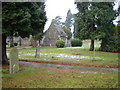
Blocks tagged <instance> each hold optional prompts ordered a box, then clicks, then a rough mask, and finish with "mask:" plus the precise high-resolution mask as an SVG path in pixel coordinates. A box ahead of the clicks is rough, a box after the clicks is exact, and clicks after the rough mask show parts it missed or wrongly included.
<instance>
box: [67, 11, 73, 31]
mask: <svg viewBox="0 0 120 90" xmlns="http://www.w3.org/2000/svg"><path fill="white" fill-rule="evenodd" d="M72 22H73V15H72V13H71V11H70V9H69V10H68V12H67V17H66V20H65V26H66V27H67V28H69V29H70V27H71V26H72Z"/></svg>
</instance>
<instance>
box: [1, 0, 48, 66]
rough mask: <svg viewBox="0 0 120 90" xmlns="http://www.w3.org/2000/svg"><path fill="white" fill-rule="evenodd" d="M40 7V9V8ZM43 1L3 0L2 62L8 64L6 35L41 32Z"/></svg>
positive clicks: (43, 19) (42, 26) (27, 34)
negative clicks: (13, 0) (19, 0)
mask: <svg viewBox="0 0 120 90" xmlns="http://www.w3.org/2000/svg"><path fill="white" fill-rule="evenodd" d="M40 8H42V9H40ZM43 8H44V3H43V2H37V3H36V2H3V8H2V16H3V17H2V22H3V30H2V52H3V53H2V63H3V64H8V61H7V55H6V36H8V35H9V36H12V35H13V34H15V33H18V34H19V36H21V37H27V36H29V35H36V34H37V33H38V32H43V30H42V29H43V28H44V24H45V22H46V17H45V12H44V9H43Z"/></svg>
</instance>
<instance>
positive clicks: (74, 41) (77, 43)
mask: <svg viewBox="0 0 120 90" xmlns="http://www.w3.org/2000/svg"><path fill="white" fill-rule="evenodd" d="M71 45H72V47H76V46H82V41H81V40H79V39H73V40H71Z"/></svg>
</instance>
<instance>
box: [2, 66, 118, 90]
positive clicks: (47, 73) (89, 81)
mask: <svg viewBox="0 0 120 90" xmlns="http://www.w3.org/2000/svg"><path fill="white" fill-rule="evenodd" d="M117 86H118V73H117V72H108V71H107V72H104V71H103V72H101V71H81V70H64V69H52V68H51V69H50V68H38V67H23V66H21V67H20V71H19V72H18V73H15V74H8V67H3V88H117Z"/></svg>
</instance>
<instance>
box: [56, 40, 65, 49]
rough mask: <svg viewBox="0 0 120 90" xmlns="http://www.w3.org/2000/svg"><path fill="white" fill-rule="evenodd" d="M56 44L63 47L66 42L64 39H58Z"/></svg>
mask: <svg viewBox="0 0 120 90" xmlns="http://www.w3.org/2000/svg"><path fill="white" fill-rule="evenodd" d="M56 46H57V47H58V48H63V47H64V46H65V42H64V41H63V40H57V41H56Z"/></svg>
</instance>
